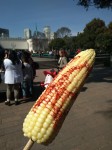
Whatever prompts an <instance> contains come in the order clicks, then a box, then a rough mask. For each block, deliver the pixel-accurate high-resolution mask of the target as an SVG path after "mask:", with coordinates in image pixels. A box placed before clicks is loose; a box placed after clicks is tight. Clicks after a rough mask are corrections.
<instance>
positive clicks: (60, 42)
mask: <svg viewBox="0 0 112 150" xmlns="http://www.w3.org/2000/svg"><path fill="white" fill-rule="evenodd" d="M64 46H65V41H64V39H62V38H56V39H53V40H52V41H51V42H50V43H49V48H50V49H55V50H59V49H60V48H64Z"/></svg>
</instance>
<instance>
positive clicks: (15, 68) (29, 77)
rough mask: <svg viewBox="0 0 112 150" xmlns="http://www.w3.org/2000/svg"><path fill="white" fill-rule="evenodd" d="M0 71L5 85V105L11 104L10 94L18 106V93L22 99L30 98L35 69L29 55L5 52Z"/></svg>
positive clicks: (10, 51) (19, 52) (20, 52)
mask: <svg viewBox="0 0 112 150" xmlns="http://www.w3.org/2000/svg"><path fill="white" fill-rule="evenodd" d="M1 69H2V71H4V83H5V84H6V101H5V104H6V105H10V103H11V97H12V92H13V93H14V100H15V105H18V104H19V97H20V91H22V97H23V98H24V99H25V98H27V97H31V96H32V94H33V79H34V77H35V75H36V68H35V66H34V62H33V59H32V57H31V54H30V53H28V52H25V51H24V52H22V51H14V50H6V51H5V56H4V60H3V63H2V66H1Z"/></svg>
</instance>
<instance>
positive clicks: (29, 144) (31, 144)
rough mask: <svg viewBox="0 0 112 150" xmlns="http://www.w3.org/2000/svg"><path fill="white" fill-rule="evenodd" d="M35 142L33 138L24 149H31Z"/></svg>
mask: <svg viewBox="0 0 112 150" xmlns="http://www.w3.org/2000/svg"><path fill="white" fill-rule="evenodd" d="M33 144H34V141H32V139H30V140H29V141H28V142H27V144H26V145H25V147H24V149H23V150H30V149H31V147H32V146H33Z"/></svg>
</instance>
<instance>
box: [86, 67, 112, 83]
mask: <svg viewBox="0 0 112 150" xmlns="http://www.w3.org/2000/svg"><path fill="white" fill-rule="evenodd" d="M86 82H87V83H89V82H108V83H112V68H110V67H107V68H104V67H103V68H97V67H95V68H93V70H92V72H91V73H90V75H89V77H88V78H87V81H86Z"/></svg>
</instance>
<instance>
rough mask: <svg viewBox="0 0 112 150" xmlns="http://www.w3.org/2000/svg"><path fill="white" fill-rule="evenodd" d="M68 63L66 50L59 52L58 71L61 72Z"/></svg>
mask: <svg viewBox="0 0 112 150" xmlns="http://www.w3.org/2000/svg"><path fill="white" fill-rule="evenodd" d="M67 63H68V62H67V54H66V52H65V50H63V49H61V50H59V60H58V70H59V71H60V70H61V69H62V68H64V67H65V66H66V64H67Z"/></svg>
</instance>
